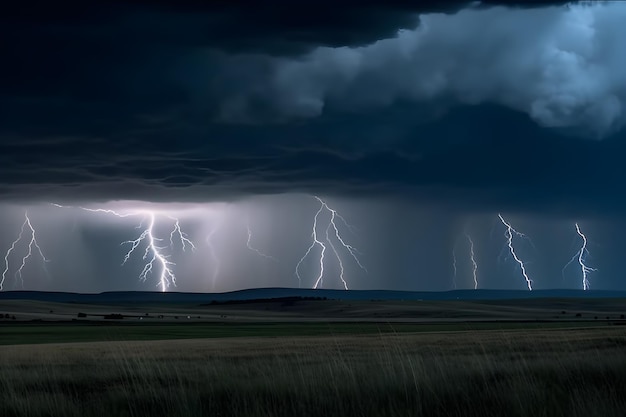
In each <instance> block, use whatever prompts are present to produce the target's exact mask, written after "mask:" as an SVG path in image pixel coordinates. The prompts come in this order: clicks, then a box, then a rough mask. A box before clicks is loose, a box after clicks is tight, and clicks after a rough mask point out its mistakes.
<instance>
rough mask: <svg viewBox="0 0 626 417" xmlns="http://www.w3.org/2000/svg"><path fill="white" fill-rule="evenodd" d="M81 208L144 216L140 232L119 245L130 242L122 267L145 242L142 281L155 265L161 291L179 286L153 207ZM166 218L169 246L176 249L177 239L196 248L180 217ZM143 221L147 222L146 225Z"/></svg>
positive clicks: (111, 213) (184, 244) (121, 214)
mask: <svg viewBox="0 0 626 417" xmlns="http://www.w3.org/2000/svg"><path fill="white" fill-rule="evenodd" d="M53 205H54V206H56V207H65V206H61V205H58V204H53ZM79 208H80V209H81V210H85V211H89V212H92V213H104V214H110V215H113V216H116V217H120V218H126V217H136V216H139V217H141V221H140V223H139V225H138V226H137V228H138V229H143V231H142V232H141V234H140V235H139V236H138V237H137V238H136V239H132V240H126V241H124V242H122V243H120V245H130V249H129V250H128V252H126V254H125V255H124V259H123V261H122V266H123V265H125V264H126V263H127V262H128V261H129V259H130V258H131V256H132V255H133V253H134V252H135V250H137V248H138V247H139V246H141V245H142V244H145V250H144V252H143V256H142V259H143V260H145V261H146V263H145V265H144V267H143V269H142V271H141V273H140V274H139V279H140V280H142V281H146V280H147V279H148V276H149V275H152V274H153V273H155V272H154V269H155V264H156V265H157V266H158V267H159V269H160V272H158V281H157V286H159V287H160V288H161V291H167V289H168V288H169V287H170V285H173V286H176V275H175V274H174V269H173V267H174V266H175V265H176V264H175V263H174V262H172V261H171V260H170V259H169V258H170V256H169V255H166V254H165V250H166V249H167V248H168V247H167V246H162V244H161V242H163V239H161V238H158V237H156V236H155V231H154V229H155V227H156V219H157V213H156V212H155V211H152V210H137V211H131V212H128V213H120V212H118V211H115V210H110V209H92V208H87V207H79ZM164 217H166V218H167V219H169V220H171V221H172V222H173V226H172V231H171V232H170V237H169V241H170V249H173V248H174V245H175V242H179V243H180V245H181V248H182V250H183V251H185V250H187V248H188V247H189V248H191V249H192V250H195V249H196V246H195V245H194V243H193V242H192V241H191V240H190V239H189V237H188V236H187V234H186V233H185V232H183V231H182V230H181V227H180V221H179V219H178V218H176V217H173V216H170V215H167V216H164ZM144 222H147V225H146V226H143V225H144Z"/></svg>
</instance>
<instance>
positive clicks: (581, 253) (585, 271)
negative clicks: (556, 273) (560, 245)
mask: <svg viewBox="0 0 626 417" xmlns="http://www.w3.org/2000/svg"><path fill="white" fill-rule="evenodd" d="M574 225H575V226H576V233H578V236H580V238H581V240H582V246H581V247H580V249H578V251H577V252H576V253H575V254H574V256H572V258H571V259H570V260H569V262H568V263H566V264H565V266H564V267H563V270H562V271H561V272H562V273H563V275H565V269H566V268H567V267H568V266H569V265H570V264H571V263H572V262H574V261H575V260H576V261H578V264H579V265H580V271H581V273H582V285H583V290H585V291H587V290H588V289H589V279H588V275H589V274H590V273H591V272H594V271H597V269H595V268H592V267H590V266H587V264H586V260H585V258H586V257H587V255H589V250H587V236H585V234H584V233H583V232H582V231H581V230H580V226H579V225H578V223H574Z"/></svg>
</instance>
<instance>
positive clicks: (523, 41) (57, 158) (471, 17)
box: [0, 1, 626, 211]
mask: <svg viewBox="0 0 626 417" xmlns="http://www.w3.org/2000/svg"><path fill="white" fill-rule="evenodd" d="M31 3H32V4H31ZM31 3H29V2H27V3H24V5H23V6H19V5H15V6H13V8H11V9H10V10H8V11H7V13H6V14H3V16H2V23H3V24H2V26H1V29H0V31H1V32H2V36H3V38H5V39H10V40H11V41H10V42H6V43H3V45H2V46H0V48H1V51H0V52H2V56H3V57H4V59H5V65H3V67H2V69H1V70H0V71H1V72H2V77H1V78H0V164H1V165H2V170H1V171H0V196H1V197H2V198H3V199H4V200H20V201H23V200H29V201H41V200H45V201H55V202H63V201H70V202H71V201H82V200H84V201H103V200H110V199H143V200H148V201H216V200H231V199H238V198H241V197H244V196H247V195H251V194H276V193H291V192H305V193H320V194H324V195H341V196H346V195H354V196H359V195H360V196H382V195H391V196H394V198H397V199H398V198H399V199H409V200H418V201H421V202H423V203H424V204H431V203H432V204H439V203H444V204H448V205H450V204H452V205H460V206H463V207H468V208H476V209H481V208H487V209H500V208H519V209H533V210H534V209H542V210H552V211H560V210H574V211H575V210H598V209H601V210H602V211H619V210H621V209H622V208H623V207H626V202H624V201H622V200H623V199H621V198H617V197H616V194H615V192H614V191H615V189H616V187H620V185H621V184H622V183H623V181H624V180H625V179H626V178H625V176H626V174H624V173H623V172H622V170H621V169H620V167H621V164H622V162H621V158H620V155H621V154H622V153H623V152H624V150H625V147H626V142H625V141H624V140H623V136H624V133H623V130H622V129H621V128H622V125H623V123H624V102H623V101H624V99H625V82H624V77H623V76H622V75H621V74H623V73H624V69H626V68H625V67H626V61H624V57H623V54H621V53H620V48H619V45H622V44H623V43H624V41H625V40H626V39H625V36H626V32H625V31H623V30H622V29H621V22H622V21H623V18H624V17H625V16H624V14H625V12H626V8H625V7H624V6H622V5H621V4H619V3H608V4H592V5H577V6H563V5H562V4H559V2H552V3H553V4H548V5H546V4H539V3H537V4H535V6H536V7H533V8H520V7H517V6H519V5H520V2H512V3H507V2H484V3H483V4H477V3H473V4H468V3H466V2H456V1H449V2H437V3H434V2H432V3H429V2H426V3H421V2H420V5H419V6H415V5H411V4H409V3H407V2H400V1H393V2H386V3H385V4H384V5H382V4H376V3H375V2H365V3H363V4H362V5H361V6H362V7H344V8H343V9H342V10H341V11H339V10H334V9H333V8H335V9H336V7H335V5H334V4H331V3H330V2H315V3H313V2H304V3H302V4H299V5H298V8H295V7H293V6H288V5H286V4H283V3H277V4H276V5H275V6H276V10H280V13H273V12H272V13H270V11H272V10H273V9H272V8H268V7H265V8H259V6H254V5H251V4H247V3H245V2H244V3H235V2H225V3H219V2H215V3H213V2H212V3H211V6H207V5H205V4H203V3H201V2H192V1H184V2H177V3H176V4H174V3H170V2H155V3H153V2H151V3H150V4H147V3H144V2H140V1H137V2H114V3H109V2H107V4H106V7H105V4H104V3H102V2H96V3H94V6H93V7H91V6H90V8H86V6H84V5H81V4H80V3H77V2H76V3H68V8H61V9H56V8H51V7H50V6H49V5H48V6H46V5H45V4H44V3H40V2H31ZM546 3H550V2H546ZM35 5H36V6H37V7H34V6H35ZM70 6H72V7H70ZM505 6H506V7H505ZM97 8H100V12H97ZM599 138H602V139H603V140H602V141H596V140H594V139H599ZM581 189H584V190H585V192H584V193H580V190H581Z"/></svg>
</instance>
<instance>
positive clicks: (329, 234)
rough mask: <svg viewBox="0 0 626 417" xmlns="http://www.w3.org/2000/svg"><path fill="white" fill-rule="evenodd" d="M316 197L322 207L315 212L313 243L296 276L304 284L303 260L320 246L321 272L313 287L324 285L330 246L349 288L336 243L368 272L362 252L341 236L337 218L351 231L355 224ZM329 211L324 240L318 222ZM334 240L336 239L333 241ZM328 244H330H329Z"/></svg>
mask: <svg viewBox="0 0 626 417" xmlns="http://www.w3.org/2000/svg"><path fill="white" fill-rule="evenodd" d="M314 198H315V199H316V200H317V201H318V202H319V203H320V208H319V209H318V210H317V212H316V213H315V216H313V228H312V231H311V240H312V242H311V245H310V246H309V247H308V248H307V250H306V252H305V253H304V255H303V256H302V258H300V260H299V261H298V263H297V265H296V270H295V273H296V276H297V277H298V283H299V285H300V286H302V277H301V275H300V272H299V270H300V266H301V265H302V262H304V261H305V259H306V258H307V257H308V256H309V255H310V254H311V251H312V250H313V249H314V248H315V247H316V246H319V248H320V255H319V266H320V267H319V274H318V275H317V278H316V279H315V283H314V284H313V288H314V289H317V288H319V287H320V286H322V285H323V283H324V261H325V257H326V249H327V248H328V247H330V249H331V250H332V252H333V254H334V255H335V258H336V259H337V262H338V263H339V280H340V281H341V283H342V285H343V287H344V289H346V290H347V289H348V283H347V281H346V279H345V269H344V262H343V259H342V258H341V255H340V254H339V251H338V250H337V246H336V244H339V245H341V246H342V247H343V248H344V249H345V250H346V251H347V252H348V253H349V254H350V256H351V257H352V259H353V260H354V262H355V263H356V264H357V265H358V266H359V268H361V269H362V270H363V271H365V272H366V273H367V268H365V266H363V264H362V263H361V261H360V260H359V257H358V255H361V253H360V252H359V251H358V250H357V249H356V248H355V247H354V246H352V245H350V244H348V243H346V242H345V240H344V239H343V238H342V237H341V233H340V232H339V228H338V226H337V219H339V220H340V221H341V223H342V224H343V225H344V226H345V227H346V228H347V229H348V230H349V231H353V230H354V226H351V225H350V224H349V223H348V222H347V221H346V219H345V218H344V217H343V216H341V214H339V213H338V212H337V211H336V210H334V209H333V208H331V207H329V206H328V204H326V202H325V201H324V200H322V199H321V198H319V197H317V196H314ZM324 211H326V212H328V213H329V214H330V219H329V222H328V224H327V226H326V227H325V229H324V230H325V234H324V237H323V238H322V240H320V238H319V236H318V233H317V228H318V222H319V216H320V214H321V213H322V212H324ZM333 240H334V241H335V242H334V243H333ZM327 245H328V246H327Z"/></svg>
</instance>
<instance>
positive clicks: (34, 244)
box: [0, 212, 49, 291]
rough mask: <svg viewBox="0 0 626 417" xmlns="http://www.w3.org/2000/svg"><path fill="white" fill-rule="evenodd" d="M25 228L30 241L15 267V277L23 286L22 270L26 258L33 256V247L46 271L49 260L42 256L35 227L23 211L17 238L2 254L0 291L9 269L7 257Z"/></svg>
mask: <svg viewBox="0 0 626 417" xmlns="http://www.w3.org/2000/svg"><path fill="white" fill-rule="evenodd" d="M26 229H28V232H29V233H30V241H29V242H28V251H27V252H26V254H25V255H24V256H23V257H22V263H21V265H20V267H19V268H17V270H16V271H15V277H16V279H17V278H19V279H20V281H22V287H23V286H24V280H23V278H22V271H23V270H24V267H25V266H26V261H27V260H28V258H30V257H31V256H33V249H35V250H36V252H37V253H38V254H39V257H41V260H42V261H43V268H44V271H45V272H46V273H47V272H48V271H47V270H46V262H49V261H48V259H46V257H45V256H44V254H43V252H42V250H41V247H40V246H39V243H37V237H36V236H35V228H34V227H33V225H32V223H31V222H30V218H29V217H28V212H25V213H24V223H22V227H21V229H20V233H19V235H18V236H17V239H15V240H14V241H13V243H12V244H11V247H10V248H9V249H8V250H7V251H6V253H5V255H4V271H2V278H1V279H0V291H1V290H2V288H3V285H4V281H5V279H6V275H7V274H8V272H9V269H10V268H9V258H10V255H11V253H12V252H13V251H14V250H16V245H17V244H18V243H19V242H20V241H21V240H22V238H23V237H24V232H25V230H26Z"/></svg>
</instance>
